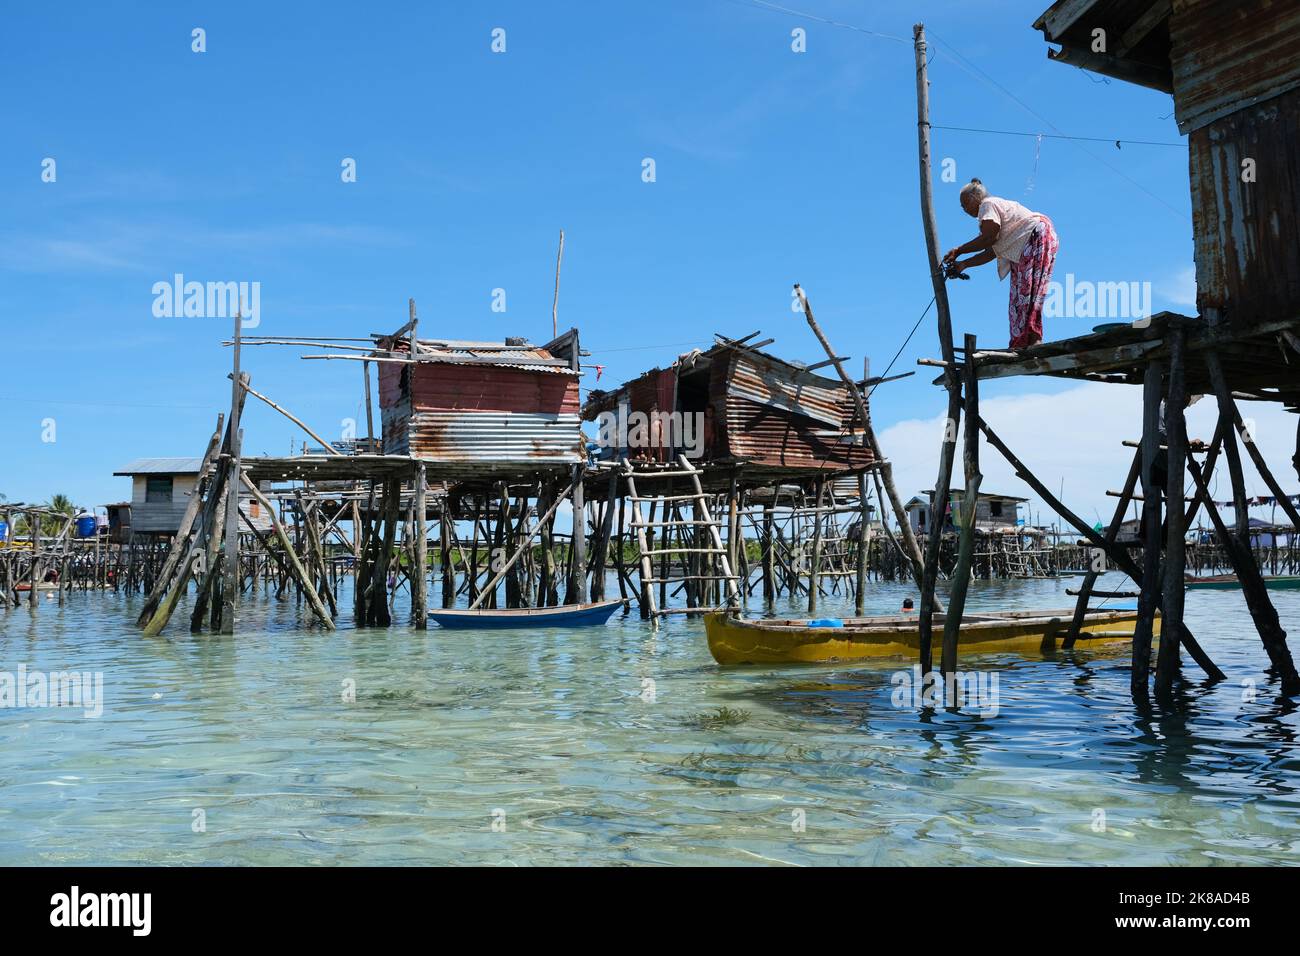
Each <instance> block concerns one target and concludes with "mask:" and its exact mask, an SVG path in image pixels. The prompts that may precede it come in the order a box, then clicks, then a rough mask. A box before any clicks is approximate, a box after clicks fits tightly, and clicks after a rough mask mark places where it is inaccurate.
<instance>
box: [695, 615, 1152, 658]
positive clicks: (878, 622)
mask: <svg viewBox="0 0 1300 956" xmlns="http://www.w3.org/2000/svg"><path fill="white" fill-rule="evenodd" d="M1073 615H1074V612H1073V611H1072V610H1063V611H1017V612H1010V613H1004V614H975V615H967V616H966V617H965V618H963V622H962V626H961V628H960V630H959V631H958V632H957V634H958V636H957V645H958V648H959V649H960V650H961V651H962V652H963V653H968V654H969V653H991V652H1002V651H1009V652H1016V653H1031V654H1032V653H1038V652H1041V651H1043V650H1050V649H1051V648H1052V647H1053V646H1055V644H1056V642H1058V641H1060V640H1062V639H1064V637H1065V635H1066V634H1067V632H1068V631H1069V627H1070V620H1071V618H1072V617H1073ZM934 621H935V649H936V651H937V649H938V646H939V642H940V640H941V636H942V633H943V615H941V614H936V615H935V617H934ZM1136 622H1137V611H1135V610H1117V611H1094V612H1090V613H1089V614H1088V616H1087V618H1085V620H1084V624H1083V627H1082V629H1081V630H1080V633H1079V638H1078V640H1077V642H1076V644H1075V646H1076V647H1091V646H1096V645H1103V644H1114V643H1121V642H1124V641H1129V640H1132V638H1133V629H1134V626H1135V624H1136ZM704 627H705V632H706V633H707V635H708V641H709V652H710V653H711V654H712V655H713V659H714V660H715V661H717V662H718V663H719V664H800V663H819V662H834V661H852V660H870V659H883V658H900V659H911V658H915V657H916V653H917V650H918V649H919V647H920V626H919V624H918V622H917V620H916V618H915V617H914V616H912V617H910V618H904V617H888V618H848V619H846V620H845V621H844V626H843V627H809V626H807V625H806V624H802V623H801V622H798V621H744V620H739V619H737V618H734V617H729V616H727V615H725V614H721V613H719V614H708V615H705V618H704ZM1155 634H1156V636H1158V635H1159V634H1160V619H1159V617H1157V618H1156V622H1155Z"/></svg>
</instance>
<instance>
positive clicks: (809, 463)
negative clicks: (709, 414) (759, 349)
mask: <svg viewBox="0 0 1300 956" xmlns="http://www.w3.org/2000/svg"><path fill="white" fill-rule="evenodd" d="M783 365H784V363H771V364H768V363H763V362H762V360H761V358H758V359H756V358H755V357H754V356H752V355H750V354H742V353H731V354H730V355H727V354H719V355H718V356H717V357H715V359H714V365H713V377H712V381H711V383H710V400H711V401H712V402H713V403H714V407H715V408H718V407H721V408H724V409H725V415H724V417H723V420H724V428H723V433H722V436H721V442H720V444H721V445H722V446H723V448H725V453H726V454H728V455H730V456H732V457H734V458H741V459H745V460H747V461H750V462H752V463H753V464H755V465H761V466H767V467H773V468H789V469H805V470H823V469H828V470H841V469H844V468H851V467H861V466H864V465H868V464H870V463H871V461H872V457H873V456H872V454H871V449H870V448H869V447H866V446H863V445H860V444H849V443H848V442H847V441H846V440H845V439H847V437H848V436H847V435H846V434H845V426H846V425H847V424H848V422H849V420H850V415H849V413H848V412H847V410H846V405H849V404H851V403H852V398H851V397H850V396H849V394H848V390H847V389H846V388H844V387H843V386H841V387H840V388H838V389H834V388H829V387H827V386H826V385H825V381H826V380H820V376H815V375H810V374H808V373H797V372H794V371H793V370H790V371H786V370H785V369H783V367H782V366H783ZM760 370H761V373H760ZM809 380H820V381H819V382H813V381H809ZM796 384H797V387H796ZM792 394H797V397H798V401H797V402H794V403H793V404H794V405H795V406H796V407H798V408H800V409H804V410H808V409H812V410H815V411H816V412H817V415H818V417H817V418H812V417H809V416H808V415H806V414H802V413H801V412H800V411H795V410H794V409H793V408H792V407H790V406H791V404H792V402H791V395H792ZM758 398H764V399H766V400H765V401H759V400H756V399H758Z"/></svg>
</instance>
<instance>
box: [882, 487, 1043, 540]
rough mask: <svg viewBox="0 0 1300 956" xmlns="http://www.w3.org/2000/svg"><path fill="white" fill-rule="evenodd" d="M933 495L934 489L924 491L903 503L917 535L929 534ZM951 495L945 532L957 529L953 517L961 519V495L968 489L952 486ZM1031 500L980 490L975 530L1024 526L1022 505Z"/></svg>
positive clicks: (998, 529) (991, 530) (1011, 528)
mask: <svg viewBox="0 0 1300 956" xmlns="http://www.w3.org/2000/svg"><path fill="white" fill-rule="evenodd" d="M933 494H934V491H933V490H926V491H922V492H921V493H920V494H918V495H914V496H913V497H912V499H911V500H910V501H909V502H908V503H907V504H906V505H904V506H903V510H905V511H906V512H907V520H908V522H909V523H910V524H911V525H912V531H913V533H915V534H918V535H921V534H928V533H929V531H930V528H931V526H932V524H933V522H932V518H931V514H930V497H931V496H932V495H933ZM948 494H949V500H950V504H949V507H948V514H947V515H946V516H945V517H946V520H945V521H944V522H943V531H944V532H945V533H947V532H949V531H955V530H956V525H955V524H954V518H955V519H956V520H957V521H958V522H960V520H961V516H962V510H961V508H962V498H963V497H965V489H963V488H953V489H952V490H951V491H950V492H948ZM1028 500H1029V499H1028V498H1018V497H1016V496H1015V495H1000V494H994V493H992V492H989V493H985V492H982V491H981V492H980V493H979V496H978V498H977V499H976V502H975V530H976V531H982V532H986V533H997V532H1005V531H1014V530H1016V529H1017V528H1021V527H1022V523H1021V521H1020V515H1019V506H1020V505H1022V504H1024V503H1025V502H1027V501H1028Z"/></svg>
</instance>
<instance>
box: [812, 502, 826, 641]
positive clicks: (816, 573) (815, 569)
mask: <svg viewBox="0 0 1300 956" xmlns="http://www.w3.org/2000/svg"><path fill="white" fill-rule="evenodd" d="M815 487H816V497H815V498H814V499H813V535H812V557H811V559H810V561H809V563H808V614H809V616H812V615H813V614H816V613H817V596H818V593H819V590H820V582H821V563H822V494H823V492H824V491H825V488H826V483H825V481H824V480H823V479H821V478H818V479H817V483H816V485H815Z"/></svg>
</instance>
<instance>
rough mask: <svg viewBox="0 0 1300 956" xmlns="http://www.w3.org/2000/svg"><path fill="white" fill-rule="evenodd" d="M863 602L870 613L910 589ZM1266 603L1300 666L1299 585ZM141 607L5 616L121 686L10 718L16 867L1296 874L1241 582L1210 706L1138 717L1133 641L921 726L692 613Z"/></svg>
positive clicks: (1209, 611)
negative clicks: (1144, 867)
mask: <svg viewBox="0 0 1300 956" xmlns="http://www.w3.org/2000/svg"><path fill="white" fill-rule="evenodd" d="M1110 577H1111V578H1113V579H1116V580H1112V581H1109V582H1105V581H1103V583H1101V584H1100V585H1099V587H1100V588H1102V589H1106V588H1108V587H1109V586H1110V585H1115V586H1118V576H1116V575H1111V576H1110ZM1077 580H1078V579H1076V578H1068V577H1067V578H1060V579H1053V580H1032V581H1009V582H1008V581H995V582H983V581H981V582H976V583H975V584H973V585H972V588H971V593H970V599H969V603H968V608H969V609H971V610H980V609H1007V608H1013V607H1014V608H1053V607H1057V608H1059V607H1067V606H1072V605H1073V598H1070V597H1068V596H1067V595H1066V594H1065V589H1066V588H1067V587H1072V586H1074V584H1075V583H1077ZM869 588H870V593H869V606H868V609H867V610H868V613H876V614H881V613H892V612H894V611H896V610H897V609H898V607H899V605H900V604H901V603H902V598H903V597H905V596H912V594H913V589H911V588H909V587H906V586H904V585H901V584H889V583H872V584H870V585H869ZM1271 597H1272V598H1273V600H1274V601H1275V602H1276V604H1277V607H1278V611H1279V613H1280V615H1281V617H1282V621H1283V626H1284V627H1285V626H1288V624H1289V623H1290V624H1291V625H1292V630H1293V634H1292V646H1293V652H1296V653H1300V646H1297V645H1298V643H1300V642H1298V641H1297V638H1300V627H1295V626H1294V622H1297V621H1300V592H1276V593H1272V594H1271ZM436 599H437V598H436V594H435V596H434V597H433V599H432V600H434V601H436ZM139 602H140V597H139V596H138V595H130V596H127V595H114V594H111V593H108V594H97V593H89V594H83V593H74V594H73V595H71V597H70V598H69V599H68V601H67V603H66V604H65V605H64V606H63V607H61V608H60V607H59V606H58V605H57V604H56V603H55V602H53V601H45V602H44V603H43V604H42V606H41V607H40V609H39V610H38V611H36V612H35V614H33V613H32V612H30V611H29V610H28V609H27V608H25V607H24V608H21V609H19V610H17V611H8V612H0V671H4V672H9V673H16V672H17V670H18V668H19V667H20V665H21V666H25V668H26V669H27V670H28V671H29V672H31V671H43V672H46V673H49V672H55V671H64V670H75V671H84V672H101V673H102V675H103V695H104V700H103V714H102V716H100V717H98V718H87V717H85V716H84V715H83V713H82V711H81V710H79V709H71V708H62V709H52V708H30V707H28V708H14V707H6V708H0V864H2V865H15V864H200V865H201V864H295V865H296V864H306V865H350V864H372V865H373V864H380V865H383V864H429V863H444V864H486V865H501V866H514V865H535V864H751V863H752V864H783V865H812V864H842V865H873V864H885V865H925V864H929V865H952V864H1047V865H1052V864H1153V865H1164V864H1171V865H1175V864H1192V865H1207V864H1209V865H1213V864H1244V863H1251V864H1261V863H1294V862H1295V861H1296V859H1297V857H1298V856H1300V853H1298V851H1300V796H1298V790H1300V756H1298V755H1297V747H1296V742H1297V736H1298V735H1300V716H1298V715H1297V707H1296V703H1295V702H1294V701H1291V700H1287V699H1282V698H1279V697H1278V696H1277V693H1276V684H1275V683H1273V682H1272V681H1271V680H1270V679H1269V678H1268V676H1267V675H1266V673H1265V671H1264V667H1265V665H1266V658H1265V655H1264V652H1263V649H1262V647H1261V645H1260V642H1259V638H1258V636H1257V635H1256V633H1255V630H1254V628H1253V626H1252V624H1251V621H1250V617H1249V615H1248V613H1247V611H1246V607H1245V602H1244V600H1243V599H1242V596H1241V595H1240V593H1238V592H1215V591H1194V592H1190V593H1189V594H1188V596H1187V621H1188V624H1189V626H1190V627H1191V628H1192V630H1193V632H1194V633H1195V634H1196V635H1197V637H1198V638H1199V639H1200V641H1201V643H1202V644H1203V645H1204V646H1205V647H1206V649H1207V650H1208V651H1209V652H1210V653H1211V655H1213V657H1214V658H1215V660H1216V661H1217V662H1218V664H1219V665H1220V666H1221V667H1222V668H1223V669H1224V671H1225V672H1226V673H1227V674H1228V677H1229V679H1228V680H1227V681H1225V682H1222V683H1220V684H1218V685H1216V686H1213V687H1207V686H1205V685H1204V684H1203V683H1202V682H1201V681H1200V674H1199V671H1198V670H1197V669H1196V667H1195V665H1194V664H1193V663H1191V662H1190V661H1188V662H1187V663H1186V667H1185V674H1186V676H1187V677H1188V678H1190V680H1189V681H1187V682H1186V685H1185V686H1184V688H1183V689H1182V690H1181V691H1180V702H1179V703H1180V706H1178V707H1177V708H1175V709H1164V708H1162V707H1161V706H1160V705H1159V704H1153V705H1152V708H1151V710H1150V711H1149V712H1145V713H1144V712H1141V711H1139V710H1138V709H1137V708H1135V706H1134V704H1133V703H1132V701H1131V700H1130V698H1129V693H1128V668H1127V648H1123V649H1121V650H1119V651H1114V652H1105V651H1095V652H1084V651H1080V652H1077V653H1071V654H1065V653H1057V654H1056V655H1054V656H1050V657H1036V658H1027V657H1019V656H1011V655H984V656H981V657H978V658H967V659H965V660H963V661H962V666H963V667H964V668H966V669H970V670H980V671H984V670H989V671H991V672H995V673H996V674H997V676H998V681H997V688H998V695H999V698H998V707H997V712H996V714H995V715H992V716H989V715H984V716H981V714H980V713H979V712H977V711H973V710H972V711H971V712H969V713H950V712H946V711H942V710H939V711H933V710H919V709H915V708H911V707H907V708H899V707H896V706H895V705H894V701H893V698H894V694H893V690H894V684H893V683H891V677H892V676H893V675H894V674H895V673H896V672H898V671H900V670H903V669H910V667H911V664H912V662H911V661H899V662H897V663H890V662H882V663H879V664H870V665H859V664H854V665H853V666H834V665H827V666H818V665H813V666H791V667H739V668H727V669H723V668H720V667H718V666H717V665H716V664H714V662H713V660H712V658H710V656H709V652H708V648H707V647H706V645H705V640H704V629H703V624H702V623H701V622H699V621H688V620H686V619H684V618H681V617H676V618H669V619H668V620H667V622H666V623H665V624H664V625H663V626H662V627H661V628H660V629H659V630H658V631H657V632H655V631H652V630H651V629H650V628H649V626H648V625H647V624H646V623H645V622H642V621H641V620H640V618H639V617H637V615H636V614H635V612H633V613H632V614H630V615H628V616H626V617H624V616H622V615H615V617H614V618H613V619H612V620H611V622H610V623H609V625H608V626H606V627H604V628H594V629H574V630H562V629H561V630H536V631H525V630H520V631H492V632H483V631H478V632H474V631H464V632H453V631H440V630H439V629H438V628H436V627H433V626H431V627H430V629H429V630H428V631H425V632H419V631H416V630H415V629H413V628H411V627H409V626H406V625H402V626H394V627H392V628H388V629H361V630H357V629H353V628H352V627H351V624H350V620H349V616H348V614H347V613H345V614H344V615H343V616H342V617H341V618H340V620H339V624H340V630H339V631H338V632H336V633H333V634H327V633H322V632H319V631H315V630H303V629H301V628H300V627H299V626H298V622H299V621H301V620H305V615H304V614H303V613H302V612H301V611H300V609H299V608H298V606H297V605H296V604H295V603H294V602H293V601H292V600H290V601H285V602H276V601H275V600H274V599H272V598H269V597H266V596H263V595H258V596H255V597H253V598H251V599H249V598H247V597H246V598H245V603H244V605H243V606H242V608H241V613H240V618H239V633H238V634H237V635H236V636H235V637H233V638H231V637H220V636H210V635H203V636H197V637H195V636H192V635H190V634H189V633H188V631H187V630H186V629H185V627H184V624H185V622H186V621H187V620H188V615H187V614H184V613H182V612H178V613H177V615H176V616H175V618H174V619H173V620H174V621H175V622H179V623H180V626H179V627H177V626H176V625H175V624H174V625H173V626H172V627H171V628H169V630H168V632H167V633H166V634H165V635H164V636H163V637H162V638H155V639H148V638H143V637H141V635H140V633H139V631H138V630H137V629H136V628H135V627H134V624H133V622H134V617H135V613H136V608H138V605H139ZM350 604H351V602H350V596H349V595H348V594H347V593H346V592H345V593H344V594H343V595H342V596H341V600H340V606H341V607H342V608H344V609H349V608H350ZM777 610H778V612H780V613H782V614H784V615H799V614H801V608H800V606H799V605H798V604H785V603H782V604H781V605H779V606H778V608H777ZM849 612H851V606H846V605H845V604H844V603H842V602H837V601H836V600H835V599H833V598H832V599H830V600H823V602H822V604H821V606H820V607H819V609H818V613H819V615H822V616H828V615H834V614H841V613H849ZM405 618H406V614H405V608H404V607H403V606H402V605H401V603H400V602H399V607H398V614H397V615H396V619H399V620H405ZM353 696H354V698H355V699H352V698H353Z"/></svg>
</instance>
